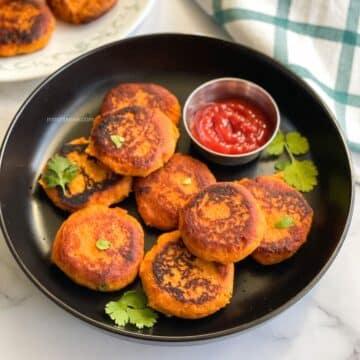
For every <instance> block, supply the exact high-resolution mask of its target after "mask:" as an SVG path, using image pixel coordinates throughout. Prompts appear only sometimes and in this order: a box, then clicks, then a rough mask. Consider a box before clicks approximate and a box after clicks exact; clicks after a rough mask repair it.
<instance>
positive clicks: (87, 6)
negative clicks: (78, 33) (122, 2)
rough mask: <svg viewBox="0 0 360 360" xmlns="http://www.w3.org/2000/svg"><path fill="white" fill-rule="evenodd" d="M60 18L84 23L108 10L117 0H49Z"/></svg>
mask: <svg viewBox="0 0 360 360" xmlns="http://www.w3.org/2000/svg"><path fill="white" fill-rule="evenodd" d="M47 2H48V4H49V6H50V8H51V10H52V11H53V13H54V14H55V16H57V17H58V18H59V19H61V20H63V21H66V22H69V23H71V24H84V23H88V22H90V21H93V20H96V19H97V18H99V17H100V16H102V15H104V14H105V13H106V12H108V11H109V10H110V9H111V8H112V7H113V6H114V5H115V4H116V3H117V0H47Z"/></svg>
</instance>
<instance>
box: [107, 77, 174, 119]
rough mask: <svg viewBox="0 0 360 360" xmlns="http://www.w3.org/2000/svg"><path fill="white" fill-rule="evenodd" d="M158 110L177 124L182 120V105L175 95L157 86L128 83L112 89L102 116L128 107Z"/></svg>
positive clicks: (108, 94)
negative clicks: (134, 106)
mask: <svg viewBox="0 0 360 360" xmlns="http://www.w3.org/2000/svg"><path fill="white" fill-rule="evenodd" d="M132 105H137V106H143V107H149V108H156V109H159V110H161V111H162V112H163V113H164V114H165V115H167V116H168V117H169V118H170V120H171V121H172V122H173V123H174V124H175V125H178V124H179V120H180V112H181V108H180V104H179V101H178V99H177V98H176V96H175V95H174V94H172V93H171V92H170V91H169V90H167V89H165V88H164V87H162V86H160V85H156V84H142V83H126V84H120V85H118V86H116V87H114V88H113V89H111V90H110V91H109V92H108V93H107V94H106V96H105V98H104V101H103V103H102V106H101V114H102V115H104V114H108V113H110V112H113V111H115V110H119V109H122V108H124V107H127V106H132Z"/></svg>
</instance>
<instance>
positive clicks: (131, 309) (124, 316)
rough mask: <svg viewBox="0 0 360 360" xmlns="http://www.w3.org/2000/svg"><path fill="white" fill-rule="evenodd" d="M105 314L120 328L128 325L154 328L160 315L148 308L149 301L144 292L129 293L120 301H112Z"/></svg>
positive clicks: (108, 304)
mask: <svg viewBox="0 0 360 360" xmlns="http://www.w3.org/2000/svg"><path fill="white" fill-rule="evenodd" d="M105 312H106V314H108V315H109V316H110V318H111V319H112V320H114V321H115V324H116V325H118V326H125V325H126V324H127V323H130V324H133V325H135V326H136V327H137V328H139V329H142V328H144V327H152V326H153V325H154V324H155V323H156V321H157V318H158V315H157V314H156V313H155V312H154V311H153V310H152V309H150V308H148V307H147V299H146V296H145V294H144V292H142V291H127V292H125V293H124V294H123V295H122V297H121V298H120V299H119V300H118V301H110V302H109V303H107V304H106V306H105Z"/></svg>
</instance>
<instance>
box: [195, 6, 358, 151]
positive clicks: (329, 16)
mask: <svg viewBox="0 0 360 360" xmlns="http://www.w3.org/2000/svg"><path fill="white" fill-rule="evenodd" d="M196 1H197V3H198V4H199V5H200V6H201V7H202V8H203V9H204V10H205V11H206V12H207V13H208V14H209V15H211V16H212V17H213V18H214V19H215V21H216V22H217V23H219V24H220V25H221V26H223V27H224V28H225V29H226V30H227V32H228V33H229V34H230V36H232V38H233V39H234V40H235V41H237V42H239V43H241V44H244V45H247V46H249V47H252V48H254V49H256V50H259V51H261V52H263V53H265V54H267V55H269V56H271V57H273V58H275V59H277V60H279V61H280V62H281V63H283V64H285V65H286V66H287V67H288V68H289V69H291V70H292V71H294V72H295V73H296V74H297V75H299V76H300V77H302V78H303V79H304V80H305V81H306V82H308V83H309V84H310V85H311V86H312V87H313V88H314V89H315V91H317V93H318V94H320V96H321V97H322V99H323V100H324V101H325V103H326V104H327V105H328V106H329V107H330V109H331V110H332V111H333V112H334V113H335V115H336V118H337V120H338V121H339V123H340V125H341V127H342V129H343V130H344V132H345V135H346V137H347V140H348V143H349V145H350V148H351V149H352V150H354V151H360V22H359V15H360V0H223V1H221V0H196Z"/></svg>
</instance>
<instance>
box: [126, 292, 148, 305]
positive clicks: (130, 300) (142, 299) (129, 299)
mask: <svg viewBox="0 0 360 360" xmlns="http://www.w3.org/2000/svg"><path fill="white" fill-rule="evenodd" d="M120 301H121V302H122V303H123V304H124V305H125V306H131V307H132V308H134V309H144V308H145V307H146V302H147V300H146V296H145V294H144V292H142V291H135V290H131V291H127V292H126V293H124V295H123V296H122V297H121V299H120Z"/></svg>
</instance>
